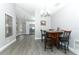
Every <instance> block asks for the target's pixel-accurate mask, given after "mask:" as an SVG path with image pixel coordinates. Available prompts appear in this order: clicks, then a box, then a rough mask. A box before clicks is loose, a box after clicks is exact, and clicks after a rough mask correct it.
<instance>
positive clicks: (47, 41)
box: [44, 32, 53, 51]
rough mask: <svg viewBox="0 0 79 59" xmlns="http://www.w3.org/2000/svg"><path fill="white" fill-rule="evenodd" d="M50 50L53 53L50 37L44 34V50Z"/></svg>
mask: <svg viewBox="0 0 79 59" xmlns="http://www.w3.org/2000/svg"><path fill="white" fill-rule="evenodd" d="M46 49H51V51H53V40H52V38H51V37H49V33H48V32H46V34H45V39H44V50H45V51H46Z"/></svg>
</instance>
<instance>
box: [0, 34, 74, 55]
mask: <svg viewBox="0 0 79 59" xmlns="http://www.w3.org/2000/svg"><path fill="white" fill-rule="evenodd" d="M16 39H17V41H16V42H14V43H13V44H11V45H10V46H9V47H7V48H6V49H5V50H4V51H3V52H1V53H0V54H1V55H65V54H64V50H57V48H55V47H54V49H53V52H51V51H50V49H48V50H46V51H44V48H43V43H42V42H41V40H35V37H34V35H21V36H18V37H17V38H16ZM67 55H74V54H73V53H72V52H70V51H69V52H68V53H67Z"/></svg>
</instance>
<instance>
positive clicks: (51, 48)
mask: <svg viewBox="0 0 79 59" xmlns="http://www.w3.org/2000/svg"><path fill="white" fill-rule="evenodd" d="M51 51H52V52H53V44H52V45H51Z"/></svg>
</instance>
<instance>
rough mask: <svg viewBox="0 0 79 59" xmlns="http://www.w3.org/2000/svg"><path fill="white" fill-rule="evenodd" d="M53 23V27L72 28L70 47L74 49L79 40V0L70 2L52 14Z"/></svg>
mask: <svg viewBox="0 0 79 59" xmlns="http://www.w3.org/2000/svg"><path fill="white" fill-rule="evenodd" d="M69 1H70V0H69ZM51 24H52V28H57V27H60V28H62V29H69V30H72V33H71V39H70V47H71V48H72V49H74V44H75V43H74V42H75V40H79V26H78V25H79V2H78V1H77V0H73V1H72V0H71V1H70V2H68V4H67V5H66V6H65V7H64V8H63V9H61V10H60V11H59V12H57V13H56V14H54V15H52V21H51Z"/></svg>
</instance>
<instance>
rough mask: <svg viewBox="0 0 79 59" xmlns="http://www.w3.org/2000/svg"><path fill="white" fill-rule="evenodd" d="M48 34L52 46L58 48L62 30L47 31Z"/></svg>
mask: <svg viewBox="0 0 79 59" xmlns="http://www.w3.org/2000/svg"><path fill="white" fill-rule="evenodd" d="M47 32H48V34H49V37H51V38H52V40H53V42H52V43H53V45H55V46H56V47H57V48H58V47H59V37H61V36H62V34H63V30H60V31H57V30H53V31H52V30H51V31H50V30H49V31H47Z"/></svg>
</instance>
